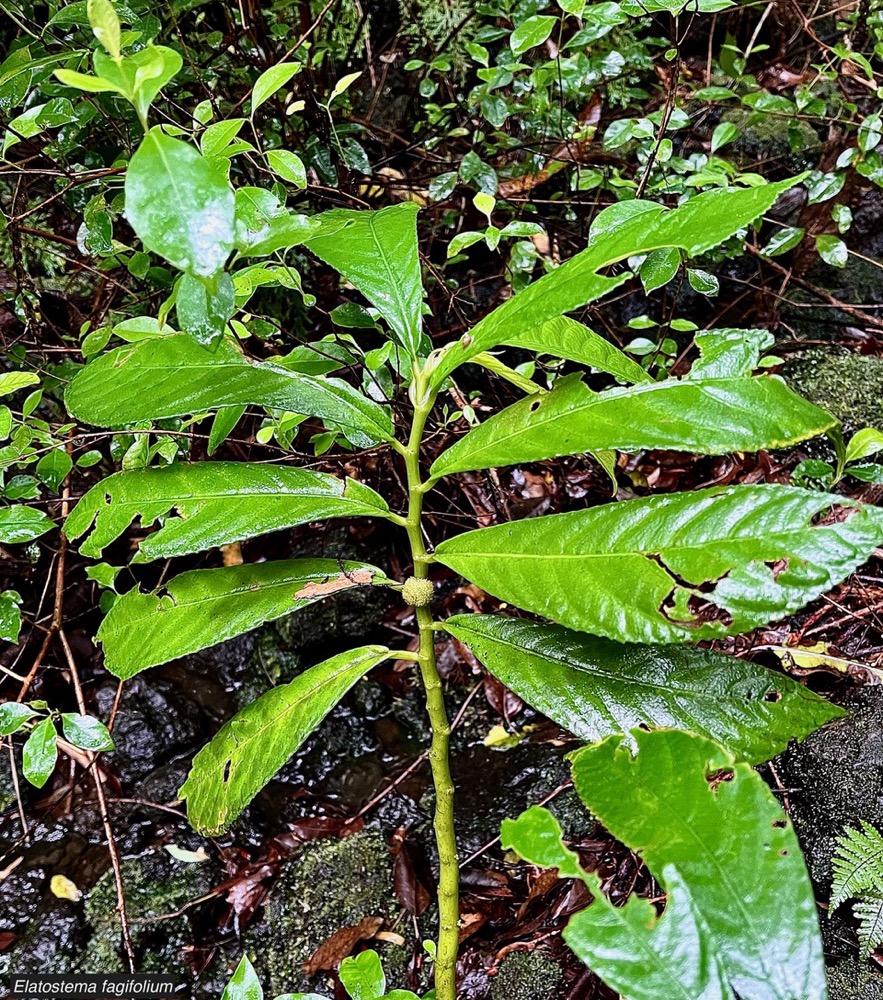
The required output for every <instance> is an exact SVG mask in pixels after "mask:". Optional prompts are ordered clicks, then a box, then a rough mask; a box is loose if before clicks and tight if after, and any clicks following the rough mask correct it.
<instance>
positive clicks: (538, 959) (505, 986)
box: [491, 951, 563, 1000]
mask: <svg viewBox="0 0 883 1000" xmlns="http://www.w3.org/2000/svg"><path fill="white" fill-rule="evenodd" d="M562 985H563V979H562V976H561V967H560V966H559V965H558V963H557V962H556V961H554V960H553V959H551V958H550V957H549V956H548V955H544V954H543V953H542V952H540V951H515V952H512V953H511V954H510V955H508V956H507V957H506V959H505V960H504V962H503V964H502V965H501V966H500V971H499V972H498V973H497V975H496V976H495V977H494V981H493V985H492V986H491V1000H555V998H556V997H557V996H558V995H559V992H560V988H561V986H562Z"/></svg>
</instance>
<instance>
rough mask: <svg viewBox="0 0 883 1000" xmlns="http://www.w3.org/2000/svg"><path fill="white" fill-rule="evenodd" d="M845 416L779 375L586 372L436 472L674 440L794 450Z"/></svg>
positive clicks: (700, 450) (710, 446)
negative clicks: (637, 376)
mask: <svg viewBox="0 0 883 1000" xmlns="http://www.w3.org/2000/svg"><path fill="white" fill-rule="evenodd" d="M836 425H837V419H836V418H835V417H832V416H831V415H830V414H829V413H826V412H825V411H824V410H822V409H820V408H819V407H818V406H815V405H814V404H812V403H810V402H807V401H806V400H805V399H803V398H802V397H801V396H798V395H797V394H796V393H795V392H793V391H792V390H791V389H789V388H788V386H787V385H785V383H784V382H783V381H782V380H781V379H779V378H776V377H774V376H760V377H758V378H742V377H737V378H718V379H702V380H700V379H695V378H691V379H683V380H679V379H667V380H666V381H664V382H652V383H646V384H641V385H636V386H629V387H618V388H614V389H608V390H607V391H605V392H593V391H592V390H591V389H590V388H589V387H588V386H587V385H586V384H585V383H584V382H581V381H580V380H579V377H578V376H568V377H566V378H562V379H559V381H558V382H557V383H556V384H555V387H554V388H553V389H552V391H551V392H549V393H547V394H545V395H544V396H541V397H540V396H537V397H531V398H525V399H522V400H519V401H518V402H517V403H513V404H512V405H511V406H508V407H506V409H504V410H501V411H500V412H499V413H496V414H494V415H493V416H492V417H490V418H489V419H488V420H486V421H484V423H482V424H479V425H478V426H477V427H475V428H473V429H472V430H471V431H469V433H468V434H466V435H465V436H464V437H462V438H460V440H459V441H457V442H456V444H454V445H452V446H451V447H450V448H448V450H447V451H445V452H442V454H441V455H440V456H439V458H438V459H436V461H435V463H434V464H433V466H432V468H431V470H430V475H431V476H432V477H433V478H436V477H440V476H447V475H451V474H452V473H454V472H466V471H468V470H470V469H484V468H492V467H497V466H503V465H515V464H519V463H522V462H537V461H541V460H543V459H547V458H554V457H556V456H559V455H576V454H580V453H582V452H588V451H592V452H594V451H599V450H605V449H615V450H617V451H627V452H636V451H642V450H644V449H647V448H665V449H669V450H672V451H688V452H694V453H696V454H702V455H724V454H727V453H729V452H734V451H760V450H761V449H766V448H784V447H787V446H788V445H791V444H795V443H796V442H797V441H802V440H805V439H806V438H811V437H816V436H817V435H819V434H824V433H825V431H827V430H830V429H831V428H832V427H835V426H836Z"/></svg>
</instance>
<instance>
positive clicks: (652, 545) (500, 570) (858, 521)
mask: <svg viewBox="0 0 883 1000" xmlns="http://www.w3.org/2000/svg"><path fill="white" fill-rule="evenodd" d="M881 539H883V512H881V511H880V510H878V509H877V508H874V507H870V506H864V505H861V504H858V503H855V502H854V501H850V500H846V499H844V498H843V497H841V496H834V495H829V494H825V493H816V492H813V491H810V490H802V489H797V488H795V487H789V486H772V485H769V486H735V487H732V486H731V487H721V488H716V489H708V490H700V491H697V492H695V493H673V494H670V495H666V496H655V497H648V498H644V499H639V500H627V501H625V502H622V503H614V504H608V505H606V506H602V507H595V508H592V509H590V510H581V511H574V512H572V513H568V514H553V515H550V516H547V517H536V518H529V519H526V520H523V521H513V522H510V523H507V524H500V525H497V526H494V527H491V528H480V529H478V530H476V531H469V532H466V533H465V534H462V535H457V536H456V537H454V538H449V539H447V540H446V541H444V542H442V543H441V545H439V546H438V548H437V549H436V553H435V557H436V559H437V560H438V561H439V562H441V563H443V564H444V565H445V566H449V567H450V568H451V569H453V570H454V571H455V572H457V573H460V574H461V575H463V576H465V577H466V578H467V579H469V580H471V581H472V582H473V583H476V584H477V585H478V586H479V587H481V588H482V589H484V590H486V591H487V592H488V593H490V594H493V595H494V596H495V597H498V598H500V599H502V600H504V601H508V602H510V603H512V604H514V605H516V606H517V607H520V608H524V609H525V610H527V611H533V612H535V613H537V614H541V615H544V616H545V617H547V618H551V619H552V620H553V621H556V622H558V623H559V624H561V625H566V626H569V627H570V628H575V629H578V630H580V631H584V632H592V633H594V634H596V635H606V636H609V637H610V638H612V639H617V640H618V641H621V642H646V643H665V642H681V641H684V640H686V641H688V642H690V641H698V640H700V639H712V638H716V637H719V636H721V635H735V634H737V633H739V632H745V631H748V630H749V629H752V628H755V627H756V626H758V625H762V624H764V623H766V622H767V621H769V620H771V619H777V618H782V617H784V616H785V615H787V614H790V613H791V612H793V611H796V610H797V609H798V608H800V607H802V606H803V605H804V604H806V603H807V602H808V601H811V600H813V599H815V598H816V597H818V596H819V595H820V594H823V593H825V591H827V590H829V589H830V588H831V587H833V586H834V585H835V584H837V583H839V582H840V581H841V580H843V579H844V578H845V577H846V576H847V575H848V574H849V573H851V572H852V571H853V570H854V569H855V568H856V567H857V566H859V565H860V564H861V563H863V562H864V561H865V560H866V559H867V558H868V556H869V555H870V553H871V552H873V550H874V549H875V548H876V547H877V546H878V545H879V544H880V541H881Z"/></svg>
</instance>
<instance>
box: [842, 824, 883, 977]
mask: <svg viewBox="0 0 883 1000" xmlns="http://www.w3.org/2000/svg"><path fill="white" fill-rule="evenodd" d="M831 868H832V869H833V872H834V879H833V883H832V885H831V910H832V911H833V910H836V909H837V907H838V906H841V905H842V904H843V903H845V902H846V900H847V899H852V900H854V903H853V912H854V914H855V916H856V917H857V918H858V921H859V932H858V937H859V944H860V946H861V952H862V956H863V957H865V958H867V957H868V956H869V955H870V954H871V952H872V951H873V950H874V949H875V948H876V947H878V946H879V945H880V944H881V942H883V837H881V836H880V833H879V831H878V830H875V829H874V827H873V826H871V824H870V823H866V822H862V824H861V829H859V830H857V829H855V827H847V828H846V829H845V830H844V831H843V834H842V835H841V836H840V837H838V838H837V849H836V851H835V852H834V857H833V859H832V860H831Z"/></svg>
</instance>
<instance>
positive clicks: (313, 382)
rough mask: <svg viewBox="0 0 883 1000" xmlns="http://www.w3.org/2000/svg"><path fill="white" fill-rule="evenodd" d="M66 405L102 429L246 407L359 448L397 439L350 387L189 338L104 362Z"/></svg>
mask: <svg viewBox="0 0 883 1000" xmlns="http://www.w3.org/2000/svg"><path fill="white" fill-rule="evenodd" d="M65 403H66V405H67V408H68V411H69V412H70V413H71V415H72V416H75V417H76V418H77V419H79V420H82V421H84V422H85V423H91V424H97V425H98V426H100V427H109V426H115V427H120V426H123V425H125V424H133V423H138V422H139V421H142V420H160V419H163V418H165V417H177V416H186V415H189V414H191V413H202V412H206V411H210V410H214V409H217V408H219V407H224V406H242V405H246V404H248V405H254V406H266V407H274V408H278V409H280V410H288V411H291V412H293V413H303V414H307V415H310V416H316V417H322V418H325V419H328V420H332V421H334V423H336V424H339V425H340V426H341V427H342V428H343V429H344V430H345V431H346V434H347V437H348V438H349V440H350V441H352V443H353V444H354V445H356V446H358V447H367V446H368V445H370V444H374V443H376V442H377V441H389V440H391V438H392V437H393V425H392V420H391V419H390V417H389V415H388V414H387V413H386V411H385V410H383V409H382V408H381V407H380V406H378V405H377V403H374V402H372V401H371V400H370V399H366V398H365V397H364V396H362V395H361V393H359V392H357V391H356V390H355V389H353V388H352V387H351V386H349V385H348V384H347V383H346V382H342V381H340V380H339V379H329V378H321V377H310V376H308V375H300V374H297V373H295V372H291V371H288V370H286V369H285V368H284V367H282V365H277V364H275V363H273V362H270V361H264V362H262V363H260V364H259V363H255V362H251V361H249V360H248V359H247V358H245V357H244V356H243V355H242V354H241V353H240V352H239V351H238V350H237V348H236V347H235V346H234V345H233V344H232V343H230V342H228V341H223V342H222V343H221V344H220V345H219V346H218V348H217V349H216V350H215V351H209V350H207V349H206V348H204V347H202V346H200V345H199V344H197V343H195V342H194V341H193V340H192V338H190V337H187V336H176V337H164V338H160V339H157V340H147V341H142V342H140V343H138V344H131V345H126V346H125V347H120V348H117V349H116V350H114V351H109V352H108V353H107V354H103V355H102V356H101V357H99V358H96V360H95V361H93V362H91V363H90V364H89V365H87V366H86V367H85V368H84V369H83V370H82V371H80V372H78V373H77V375H76V376H75V377H74V378H73V380H72V381H71V382H70V384H69V385H68V387H67V391H66V392H65Z"/></svg>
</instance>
